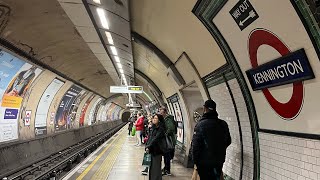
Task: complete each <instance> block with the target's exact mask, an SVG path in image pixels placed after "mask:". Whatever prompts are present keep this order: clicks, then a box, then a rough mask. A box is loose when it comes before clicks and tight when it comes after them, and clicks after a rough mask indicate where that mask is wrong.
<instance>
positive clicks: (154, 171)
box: [149, 155, 162, 180]
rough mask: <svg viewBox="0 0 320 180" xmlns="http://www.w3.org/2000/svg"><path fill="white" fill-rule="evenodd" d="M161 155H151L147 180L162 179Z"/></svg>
mask: <svg viewBox="0 0 320 180" xmlns="http://www.w3.org/2000/svg"><path fill="white" fill-rule="evenodd" d="M161 160H162V156H161V155H155V156H154V155H152V156H151V166H150V170H149V180H162V173H161Z"/></svg>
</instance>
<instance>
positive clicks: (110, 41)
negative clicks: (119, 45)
mask: <svg viewBox="0 0 320 180" xmlns="http://www.w3.org/2000/svg"><path fill="white" fill-rule="evenodd" d="M105 32H106V36H107V39H108V42H109V44H112V45H114V44H113V39H112V36H111V33H110V32H108V31H105Z"/></svg>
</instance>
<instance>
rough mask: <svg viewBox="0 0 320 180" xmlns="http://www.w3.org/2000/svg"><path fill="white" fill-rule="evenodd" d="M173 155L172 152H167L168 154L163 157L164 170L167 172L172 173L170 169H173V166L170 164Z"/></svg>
mask: <svg viewBox="0 0 320 180" xmlns="http://www.w3.org/2000/svg"><path fill="white" fill-rule="evenodd" d="M171 154H172V152H171V151H170V152H167V153H165V154H164V155H163V157H164V158H163V159H164V169H165V170H167V171H169V172H170V169H171V164H170V161H171V159H172V158H171V157H172V156H171Z"/></svg>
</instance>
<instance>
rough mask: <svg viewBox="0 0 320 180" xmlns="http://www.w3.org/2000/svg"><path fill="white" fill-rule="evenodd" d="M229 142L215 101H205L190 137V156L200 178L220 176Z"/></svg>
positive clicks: (227, 129)
mask: <svg viewBox="0 0 320 180" xmlns="http://www.w3.org/2000/svg"><path fill="white" fill-rule="evenodd" d="M230 144H231V137H230V132H229V128H228V124H227V123H226V122H225V121H223V120H221V119H219V118H218V113H217V111H216V103H215V102H214V101H213V100H208V101H206V102H205V104H204V114H203V116H202V119H201V120H200V121H199V122H198V123H197V125H196V126H195V128H194V134H193V139H192V157H193V161H194V164H195V165H196V166H197V170H198V173H199V176H200V179H201V180H207V179H208V180H213V179H219V178H220V176H221V173H222V167H223V163H224V161H225V157H226V149H227V147H228V146H229V145H230Z"/></svg>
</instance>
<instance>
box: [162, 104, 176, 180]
mask: <svg viewBox="0 0 320 180" xmlns="http://www.w3.org/2000/svg"><path fill="white" fill-rule="evenodd" d="M160 114H161V115H162V116H163V117H164V122H165V134H166V136H168V138H170V139H171V140H172V142H173V145H174V146H175V144H176V137H175V129H176V125H175V121H174V117H173V116H171V115H169V114H168V111H167V109H166V108H165V107H161V108H160ZM174 151H175V149H173V150H171V151H169V152H166V153H165V154H164V168H163V170H162V172H163V175H166V176H171V172H170V171H171V164H170V163H171V159H172V158H173V154H174Z"/></svg>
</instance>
